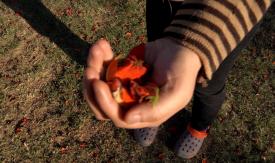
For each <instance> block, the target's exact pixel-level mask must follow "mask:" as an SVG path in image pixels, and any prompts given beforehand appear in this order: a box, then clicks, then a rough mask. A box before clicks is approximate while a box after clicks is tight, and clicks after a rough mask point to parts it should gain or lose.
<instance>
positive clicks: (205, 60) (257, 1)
mask: <svg viewBox="0 0 275 163" xmlns="http://www.w3.org/2000/svg"><path fill="white" fill-rule="evenodd" d="M271 3H272V0H185V1H184V3H183V4H182V6H181V8H180V9H179V10H178V11H177V13H176V15H175V17H174V19H173V21H172V22H171V24H170V26H169V27H167V28H166V29H165V35H168V36H171V37H174V38H176V39H177V40H179V41H180V43H181V44H182V45H184V46H185V47H187V48H189V49H191V50H193V51H194V52H195V53H196V54H198V55H199V57H200V59H201V62H202V64H203V69H202V70H203V74H205V77H206V78H207V79H208V80H210V79H211V78H212V74H213V72H215V71H216V70H217V69H218V67H219V65H220V64H221V63H222V61H223V60H224V59H225V58H226V57H227V56H228V55H229V54H230V52H231V51H232V50H233V49H234V48H235V47H236V46H237V45H238V43H240V42H241V40H242V39H243V38H244V36H245V35H246V34H247V33H248V32H249V31H250V30H251V29H252V28H253V26H254V25H255V24H257V22H259V20H260V19H261V18H262V16H263V15H264V13H265V12H266V10H267V9H268V7H269V6H270V5H271Z"/></svg>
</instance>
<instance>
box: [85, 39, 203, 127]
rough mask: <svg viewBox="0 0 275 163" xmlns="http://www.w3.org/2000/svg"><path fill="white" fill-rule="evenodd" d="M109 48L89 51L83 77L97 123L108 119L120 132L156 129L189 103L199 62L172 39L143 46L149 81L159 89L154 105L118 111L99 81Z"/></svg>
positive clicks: (98, 44) (99, 44)
mask: <svg viewBox="0 0 275 163" xmlns="http://www.w3.org/2000/svg"><path fill="white" fill-rule="evenodd" d="M113 56H114V55H113V52H112V49H111V46H110V44H109V43H108V42H107V41H105V40H99V41H98V42H96V43H95V44H94V45H93V46H92V47H91V49H90V54H89V57H88V60H87V65H88V67H87V68H86V70H85V73H84V79H83V83H84V88H83V93H84V97H85V99H86V101H87V103H88V105H89V106H90V108H91V109H92V111H93V112H94V114H95V116H96V118H97V119H99V120H106V119H111V120H112V121H113V123H114V124H115V126H117V127H120V128H144V127H155V126H159V125H160V124H162V123H163V122H165V121H166V120H167V119H169V118H170V117H171V116H173V115H174V114H176V113H177V112H178V111H180V110H181V109H183V108H184V107H185V106H186V105H187V104H188V102H189V101H190V100H191V98H192V95H193V91H194V87H195V83H196V78H197V74H198V72H199V70H200V68H201V62H200V59H199V57H198V55H196V54H195V53H194V52H193V51H191V50H189V49H187V48H185V47H183V46H182V45H180V44H178V43H177V42H176V41H174V40H173V39H172V38H162V39H158V40H156V41H154V42H149V43H147V44H146V48H145V62H146V63H147V64H149V65H151V67H152V68H153V81H154V82H155V83H157V84H158V85H159V87H160V94H159V100H158V101H157V103H156V104H155V105H152V103H141V104H138V105H136V106H133V107H132V108H130V109H122V108H120V107H119V105H118V103H117V102H116V101H115V100H114V99H113V97H112V93H111V91H110V89H109V87H108V85H107V84H106V83H105V82H104V81H103V80H102V79H103V77H102V75H104V73H105V67H106V65H107V64H108V62H109V61H110V60H111V59H112V58H113Z"/></svg>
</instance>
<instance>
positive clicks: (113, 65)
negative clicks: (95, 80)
mask: <svg viewBox="0 0 275 163" xmlns="http://www.w3.org/2000/svg"><path fill="white" fill-rule="evenodd" d="M117 64H118V60H117V59H113V60H112V61H111V62H110V64H109V65H108V67H107V70H106V80H107V81H111V80H112V79H114V78H115V74H116V72H117Z"/></svg>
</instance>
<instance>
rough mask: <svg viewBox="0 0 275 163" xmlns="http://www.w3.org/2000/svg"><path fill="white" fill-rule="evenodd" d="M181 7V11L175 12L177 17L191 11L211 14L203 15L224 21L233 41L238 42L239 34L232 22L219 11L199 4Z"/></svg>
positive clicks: (188, 4)
mask: <svg viewBox="0 0 275 163" xmlns="http://www.w3.org/2000/svg"><path fill="white" fill-rule="evenodd" d="M182 7H183V8H181V10H179V11H178V12H177V15H181V14H184V13H186V11H191V12H190V13H192V12H194V11H193V10H200V11H205V12H207V13H209V14H211V16H210V15H209V16H207V15H205V16H206V17H216V18H218V19H220V21H224V22H225V25H226V26H227V28H228V29H229V30H230V32H231V33H232V35H233V36H234V38H235V40H236V41H240V39H241V38H240V35H241V34H239V33H238V32H237V30H236V28H235V27H234V26H233V24H232V22H231V21H230V20H229V19H228V17H227V16H225V15H224V14H223V13H222V12H220V11H219V10H217V9H215V8H213V7H211V6H207V5H205V4H199V3H187V4H185V5H183V6H182ZM240 31H241V30H240Z"/></svg>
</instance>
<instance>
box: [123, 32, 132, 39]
mask: <svg viewBox="0 0 275 163" xmlns="http://www.w3.org/2000/svg"><path fill="white" fill-rule="evenodd" d="M132 35H133V34H132V33H131V32H127V33H126V34H125V37H126V38H130V37H132Z"/></svg>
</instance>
